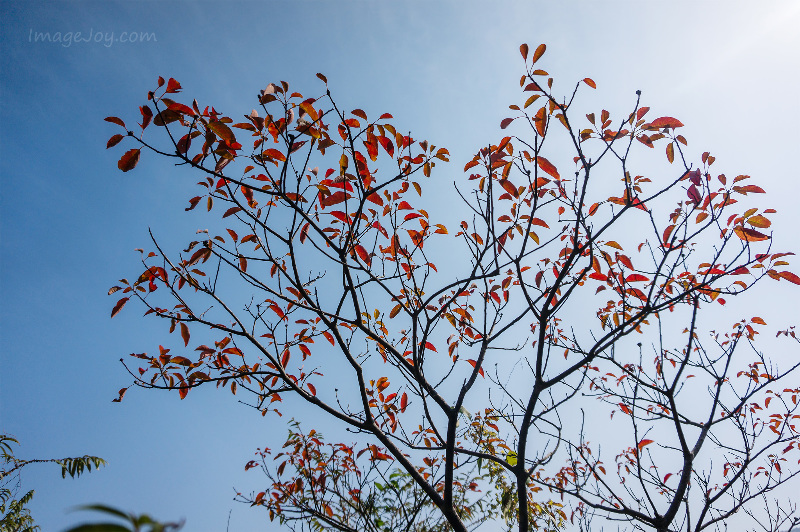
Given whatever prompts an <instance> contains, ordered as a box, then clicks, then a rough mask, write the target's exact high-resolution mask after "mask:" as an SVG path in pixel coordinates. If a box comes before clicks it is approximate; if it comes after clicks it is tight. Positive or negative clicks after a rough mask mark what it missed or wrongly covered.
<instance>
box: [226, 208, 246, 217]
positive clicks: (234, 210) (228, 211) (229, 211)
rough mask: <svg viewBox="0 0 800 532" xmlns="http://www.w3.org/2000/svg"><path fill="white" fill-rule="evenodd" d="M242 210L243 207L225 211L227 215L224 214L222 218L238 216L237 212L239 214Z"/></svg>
mask: <svg viewBox="0 0 800 532" xmlns="http://www.w3.org/2000/svg"><path fill="white" fill-rule="evenodd" d="M241 210H242V208H241V207H231V208H230V209H228V210H227V211H225V214H223V215H222V217H223V218H227V217H228V216H230V215H232V214H236V213H237V212H239V211H241Z"/></svg>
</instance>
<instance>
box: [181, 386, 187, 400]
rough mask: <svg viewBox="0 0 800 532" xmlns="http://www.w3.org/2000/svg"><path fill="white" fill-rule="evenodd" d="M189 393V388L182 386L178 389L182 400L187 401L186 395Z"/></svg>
mask: <svg viewBox="0 0 800 532" xmlns="http://www.w3.org/2000/svg"><path fill="white" fill-rule="evenodd" d="M188 393H189V387H188V386H181V387H180V388H178V395H180V397H181V400H183V399H185V398H186V394H188Z"/></svg>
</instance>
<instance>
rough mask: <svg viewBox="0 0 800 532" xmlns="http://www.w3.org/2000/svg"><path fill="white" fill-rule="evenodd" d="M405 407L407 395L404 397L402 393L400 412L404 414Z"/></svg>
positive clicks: (404, 394)
mask: <svg viewBox="0 0 800 532" xmlns="http://www.w3.org/2000/svg"><path fill="white" fill-rule="evenodd" d="M407 406H408V395H406V393H405V392H403V395H402V397H400V411H401V412H405V411H406V407H407Z"/></svg>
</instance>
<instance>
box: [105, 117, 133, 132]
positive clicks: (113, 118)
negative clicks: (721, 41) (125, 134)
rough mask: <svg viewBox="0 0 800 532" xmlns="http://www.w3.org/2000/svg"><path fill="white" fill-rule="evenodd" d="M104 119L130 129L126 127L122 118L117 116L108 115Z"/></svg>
mask: <svg viewBox="0 0 800 532" xmlns="http://www.w3.org/2000/svg"><path fill="white" fill-rule="evenodd" d="M104 120H105V121H106V122H111V123H112V124H117V125H118V126H121V127H123V128H125V129H128V128H127V127H125V122H123V121H122V120H120V119H119V118H117V117H116V116H107V117H105V118H104Z"/></svg>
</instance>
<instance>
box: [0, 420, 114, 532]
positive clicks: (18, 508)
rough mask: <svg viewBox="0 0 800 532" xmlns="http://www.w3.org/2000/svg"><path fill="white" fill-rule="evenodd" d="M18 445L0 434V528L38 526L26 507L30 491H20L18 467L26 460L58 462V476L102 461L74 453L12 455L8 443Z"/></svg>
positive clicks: (9, 531)
mask: <svg viewBox="0 0 800 532" xmlns="http://www.w3.org/2000/svg"><path fill="white" fill-rule="evenodd" d="M14 444H16V445H19V442H18V441H17V440H16V438H13V437H12V436H10V435H8V434H0V532H33V531H35V530H39V527H38V526H36V521H35V520H34V519H33V516H32V515H31V512H30V509H29V508H28V507H27V506H28V504H29V503H30V502H31V500H32V499H33V495H34V491H33V490H28V491H27V492H25V493H23V494H22V495H20V492H21V491H22V477H21V474H20V473H21V472H22V468H24V467H25V466H28V465H30V464H37V463H39V464H42V463H49V462H50V463H54V464H58V465H60V466H61V478H66V476H67V474H69V476H70V477H73V478H75V477H79V476H80V475H81V474H82V473H84V472H88V471H91V470H92V466H94V468H95V469H97V468H99V467H100V466H101V465H106V461H105V460H103V459H102V458H98V457H96V456H89V455H84V456H77V457H74V458H46V459H31V460H23V459H21V458H17V456H15V455H14V449H13V447H12V445H14Z"/></svg>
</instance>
